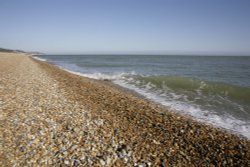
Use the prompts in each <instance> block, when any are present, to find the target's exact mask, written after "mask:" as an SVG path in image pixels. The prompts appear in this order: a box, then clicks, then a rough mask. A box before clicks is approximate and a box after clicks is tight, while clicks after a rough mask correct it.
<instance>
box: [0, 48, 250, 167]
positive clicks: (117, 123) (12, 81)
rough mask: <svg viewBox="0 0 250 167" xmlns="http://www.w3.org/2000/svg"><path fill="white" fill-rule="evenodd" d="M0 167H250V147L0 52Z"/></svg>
mask: <svg viewBox="0 0 250 167" xmlns="http://www.w3.org/2000/svg"><path fill="white" fill-rule="evenodd" d="M0 166H114V167H115V166H138V167H147V166H163V167H168V166H245V167H247V166H250V141H249V140H248V139H245V138H243V137H239V136H237V135H235V134H231V133H229V132H225V131H224V130H222V129H218V128H215V127H212V126H210V125H205V124H204V123H200V122H197V121H195V120H193V119H192V118H190V117H188V116H184V115H180V114H177V113H175V112H173V111H170V110H168V109H166V108H163V107H161V106H159V105H157V104H153V103H152V102H150V101H147V100H145V99H143V98H140V97H138V96H135V95H133V93H131V92H129V91H124V90H120V89H119V88H117V87H116V86H112V84H107V83H105V82H102V81H98V80H93V79H89V78H85V77H82V76H78V75H75V74H72V73H69V72H67V71H64V70H61V69H59V68H58V67H56V66H54V65H51V64H49V63H47V62H42V61H38V60H35V59H33V58H32V57H30V56H27V55H25V54H18V53H0Z"/></svg>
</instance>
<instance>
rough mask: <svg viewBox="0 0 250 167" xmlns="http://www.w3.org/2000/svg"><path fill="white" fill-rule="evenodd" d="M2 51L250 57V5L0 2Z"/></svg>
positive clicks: (159, 0)
mask: <svg viewBox="0 0 250 167" xmlns="http://www.w3.org/2000/svg"><path fill="white" fill-rule="evenodd" d="M0 47H4V48H10V49H23V50H26V51H40V52H45V53H66V54H67V53H74V54H80V53H98V54H101V53H104V54H106V53H120V54H122V53H149V54H150V53H157V54H158V53H159V54H164V53H166V54H168V53H204V54H207V53H211V54H223V53H231V54H234V53H235V54H249V55H250V0H0Z"/></svg>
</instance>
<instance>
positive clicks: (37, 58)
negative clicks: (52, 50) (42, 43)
mask: <svg viewBox="0 0 250 167" xmlns="http://www.w3.org/2000/svg"><path fill="white" fill-rule="evenodd" d="M32 57H33V58H34V59H36V60H39V61H47V60H46V59H44V58H40V57H36V56H32Z"/></svg>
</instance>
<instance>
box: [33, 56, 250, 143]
mask: <svg viewBox="0 0 250 167" xmlns="http://www.w3.org/2000/svg"><path fill="white" fill-rule="evenodd" d="M31 58H32V59H34V60H35V61H39V62H45V63H48V64H51V65H53V66H55V67H56V68H58V69H60V70H63V71H65V72H68V73H70V74H73V75H77V76H80V77H83V78H87V79H90V80H94V81H97V82H100V83H101V84H105V85H107V86H110V87H113V88H115V89H118V90H119V91H121V92H123V93H126V94H130V95H133V96H135V97H137V98H139V99H141V100H144V101H147V102H148V103H150V105H153V106H156V107H158V108H161V110H163V112H172V113H173V114H177V115H179V116H183V117H186V118H187V119H191V120H192V121H195V122H198V123H201V124H204V125H207V126H210V127H213V128H216V129H219V130H221V131H224V132H225V133H229V134H233V135H236V136H238V137H240V138H242V139H246V140H250V139H249V138H248V137H247V136H244V135H243V134H240V133H238V132H237V131H233V130H231V129H227V128H226V127H222V126H219V125H217V126H216V125H214V124H213V123H211V122H207V121H205V120H203V119H199V118H197V117H195V116H192V115H190V114H188V113H185V112H179V111H176V110H175V109H172V108H170V107H168V106H166V105H163V104H161V103H160V102H157V101H154V100H152V99H149V98H147V97H146V96H144V95H142V94H140V93H138V92H136V91H135V90H132V89H129V88H126V87H123V86H121V85H118V84H116V83H113V82H112V81H110V80H105V79H104V80H99V79H95V78H89V77H87V76H84V75H82V74H81V73H80V72H74V71H70V70H67V69H64V68H62V67H60V66H58V65H56V64H53V63H49V62H48V61H47V60H46V59H42V58H39V57H34V56H32V55H31Z"/></svg>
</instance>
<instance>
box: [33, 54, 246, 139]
mask: <svg viewBox="0 0 250 167" xmlns="http://www.w3.org/2000/svg"><path fill="white" fill-rule="evenodd" d="M38 57H39V58H41V59H46V60H47V61H48V62H50V63H52V64H55V65H57V66H59V67H61V68H63V69H66V70H70V71H72V72H75V73H78V74H80V75H83V76H87V77H90V78H94V79H99V80H109V81H111V82H113V83H115V84H118V85H120V86H123V87H126V88H129V89H132V90H134V91H136V92H138V93H140V94H141V95H143V96H145V97H146V98H148V99H150V100H152V101H155V102H156V103H160V104H162V105H165V106H167V107H170V108H171V109H173V110H174V111H176V112H182V113H185V114H189V115H191V116H193V117H195V118H196V119H198V120H200V121H204V122H207V123H209V124H212V125H214V126H217V127H221V128H224V129H227V130H229V131H231V132H232V133H236V134H239V135H242V136H245V137H247V138H248V139H250V57H248V56H180V55H179V56H177V55H172V56H171V55H39V56H38Z"/></svg>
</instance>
